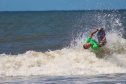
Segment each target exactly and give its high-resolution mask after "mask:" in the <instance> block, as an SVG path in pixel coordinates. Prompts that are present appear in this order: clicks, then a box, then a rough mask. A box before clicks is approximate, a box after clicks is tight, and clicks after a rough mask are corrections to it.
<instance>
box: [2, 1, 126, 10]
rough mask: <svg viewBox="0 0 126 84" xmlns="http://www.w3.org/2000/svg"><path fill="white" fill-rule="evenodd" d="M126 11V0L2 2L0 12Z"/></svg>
mask: <svg viewBox="0 0 126 84" xmlns="http://www.w3.org/2000/svg"><path fill="white" fill-rule="evenodd" d="M96 9H126V0H0V11H46V10H47V11H48V10H96Z"/></svg>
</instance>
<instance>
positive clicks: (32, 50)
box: [0, 10, 126, 84]
mask: <svg viewBox="0 0 126 84" xmlns="http://www.w3.org/2000/svg"><path fill="white" fill-rule="evenodd" d="M98 28H104V29H105V31H106V38H107V44H106V45H105V46H104V47H101V48H100V49H99V50H98V51H93V50H91V49H88V50H84V49H83V44H84V43H86V38H87V37H88V36H89V34H90V33H91V32H92V31H94V30H96V29H98ZM93 39H95V40H96V41H97V37H96V34H95V35H94V36H93ZM125 63H126V10H87V11H83V10H82V11H16V12H0V83H1V84H4V83H5V84H6V83H9V84H23V83H25V84H27V83H28V84H29V83H33V84H37V83H38V84H39V83H43V84H46V83H52V84H75V83H76V84H84V83H85V84H125V83H126V81H125V78H126V75H125V73H126V64H125Z"/></svg>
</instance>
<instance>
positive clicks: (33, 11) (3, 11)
mask: <svg viewBox="0 0 126 84" xmlns="http://www.w3.org/2000/svg"><path fill="white" fill-rule="evenodd" d="M119 10H126V9H84V10H7V11H0V12H26V11H27V12H37V11H38V12H39V11H43V12H46V11H47V12H48V11H119Z"/></svg>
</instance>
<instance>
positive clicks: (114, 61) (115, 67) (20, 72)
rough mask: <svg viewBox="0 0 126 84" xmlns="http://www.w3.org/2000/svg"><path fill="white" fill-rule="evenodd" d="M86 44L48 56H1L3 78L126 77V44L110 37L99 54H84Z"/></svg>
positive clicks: (28, 52)
mask: <svg viewBox="0 0 126 84" xmlns="http://www.w3.org/2000/svg"><path fill="white" fill-rule="evenodd" d="M82 45H83V43H82V42H81V41H80V40H78V45H76V46H74V47H71V48H63V49H61V50H55V51H48V52H45V53H42V52H35V51H27V52H26V53H24V54H19V55H6V54H1V56H0V76H31V75H94V74H110V73H126V65H125V63H126V52H125V51H126V40H125V39H123V38H121V37H119V36H117V34H115V33H113V34H109V35H107V44H106V46H104V47H103V48H101V49H100V50H99V51H97V52H94V51H92V50H84V49H83V47H82Z"/></svg>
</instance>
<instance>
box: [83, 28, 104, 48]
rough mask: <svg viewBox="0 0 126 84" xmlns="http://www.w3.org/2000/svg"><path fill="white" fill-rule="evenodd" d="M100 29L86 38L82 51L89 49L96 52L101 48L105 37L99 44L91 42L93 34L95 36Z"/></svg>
mask: <svg viewBox="0 0 126 84" xmlns="http://www.w3.org/2000/svg"><path fill="white" fill-rule="evenodd" d="M101 29H102V28H99V29H97V30H95V31H93V32H92V33H91V34H90V35H89V36H88V38H87V40H86V44H84V45H83V48H84V49H89V48H90V47H91V48H92V49H93V50H98V49H99V48H100V47H101V46H103V45H104V43H105V42H106V37H104V38H103V39H102V41H101V42H100V43H98V42H96V41H95V40H92V39H91V38H92V36H93V34H95V33H96V32H97V31H100V30H101Z"/></svg>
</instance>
